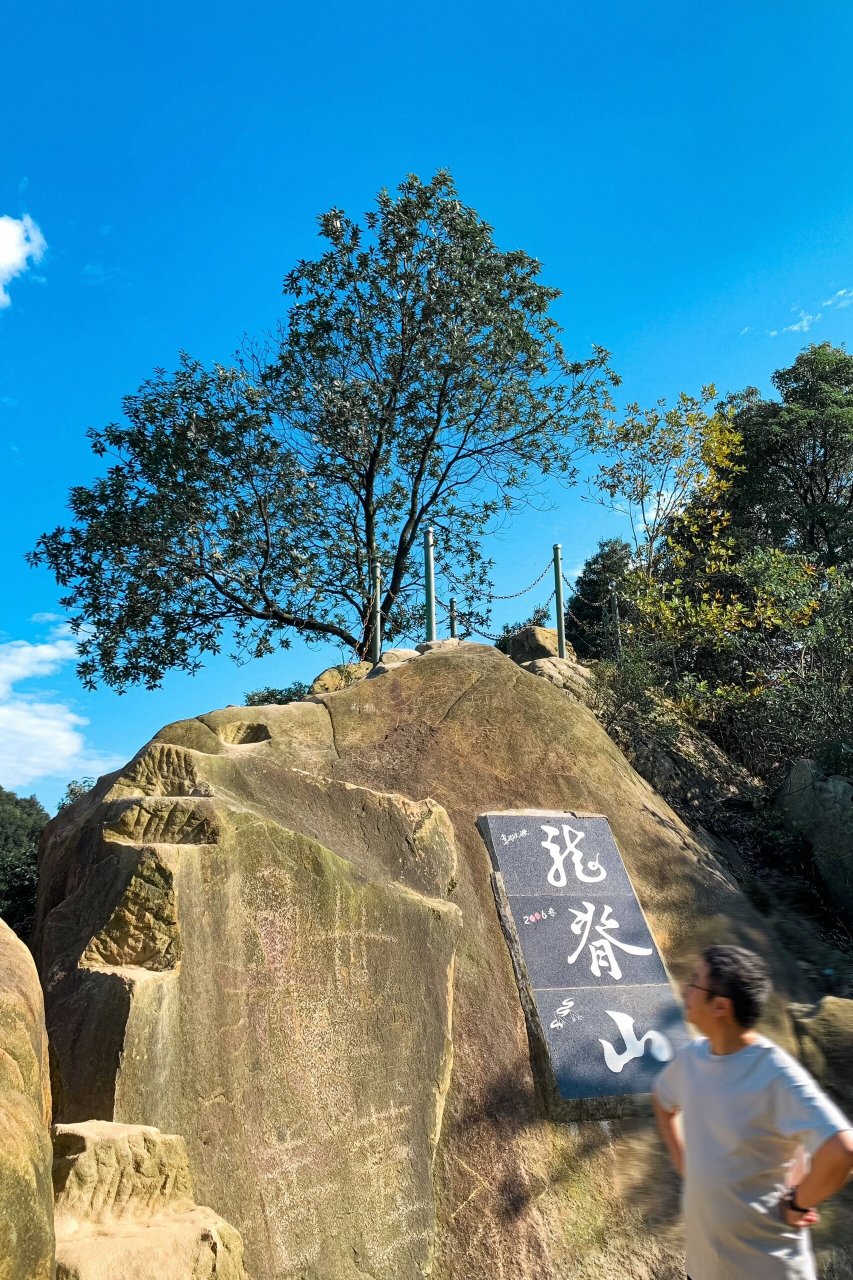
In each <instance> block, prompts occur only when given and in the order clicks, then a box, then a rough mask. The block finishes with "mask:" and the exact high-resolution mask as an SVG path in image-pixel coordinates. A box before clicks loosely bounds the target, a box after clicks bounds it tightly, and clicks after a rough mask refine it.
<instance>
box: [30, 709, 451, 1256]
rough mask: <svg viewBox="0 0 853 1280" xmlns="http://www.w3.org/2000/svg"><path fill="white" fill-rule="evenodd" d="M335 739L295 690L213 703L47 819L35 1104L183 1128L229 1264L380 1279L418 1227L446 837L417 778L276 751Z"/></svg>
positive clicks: (424, 1234)
mask: <svg viewBox="0 0 853 1280" xmlns="http://www.w3.org/2000/svg"><path fill="white" fill-rule="evenodd" d="M246 717H253V718H252V719H247V718H246ZM275 741H278V742H279V743H280V745H282V746H284V747H285V749H284V752H283V754H282V755H281V756H278V758H276V756H277V752H276V751H275V749H274V748H273V747H272V744H273V743H274V742H275ZM334 753H335V747H334V739H333V733H332V724H331V721H330V718H329V714H328V712H327V711H326V709H325V707H323V706H322V705H321V704H319V703H304V704H291V705H290V706H285V707H266V708H260V709H258V712H257V714H256V715H255V713H254V712H248V711H244V710H240V709H234V710H229V711H225V712H218V713H215V714H214V715H212V716H207V717H205V718H204V720H200V721H194V722H189V723H188V724H187V725H179V726H172V727H171V728H170V729H168V730H166V731H164V733H163V734H162V735H160V736H159V737H158V738H157V739H155V741H154V742H153V743H151V744H150V746H149V747H148V748H146V749H145V751H143V752H142V753H141V754H140V756H138V757H137V759H136V760H135V761H134V762H133V764H132V765H131V766H130V767H129V769H128V770H126V771H124V772H123V773H122V774H121V775H120V776H119V777H118V778H115V779H114V780H113V781H112V783H111V784H107V785H106V786H105V789H104V791H103V795H102V799H101V804H100V806H99V807H98V806H97V805H96V806H95V807H92V806H87V807H84V808H83V809H81V811H80V812H79V813H78V814H75V815H69V817H68V818H63V819H60V820H59V821H58V822H57V823H55V824H54V826H53V828H52V829H51V831H50V832H49V833H48V841H47V846H46V851H45V859H44V869H43V877H42V879H43V885H42V888H43V894H44V898H45V903H44V907H45V910H46V919H45V923H44V928H43V931H42V939H43V940H42V955H43V960H44V964H45V976H46V983H47V989H48V1004H49V1007H50V1010H51V1024H52V1026H53V1028H54V1047H55V1052H56V1059H57V1065H58V1070H57V1097H58V1099H59V1116H60V1118H61V1119H64V1120H67V1121H75V1120H80V1119H85V1118H86V1117H89V1116H94V1117H97V1118H101V1119H116V1120H118V1121H121V1122H125V1123H131V1124H137V1123H140V1124H150V1123H155V1124H156V1126H157V1127H158V1128H160V1129H164V1130H168V1131H173V1132H180V1133H182V1134H184V1135H185V1136H186V1139H187V1143H188V1147H189V1153H190V1161H191V1167H192V1173H193V1179H194V1182H195V1185H196V1187H197V1188H198V1193H199V1196H200V1198H202V1199H203V1200H204V1201H206V1202H209V1203H211V1204H212V1205H213V1206H214V1208H215V1209H216V1210H217V1211H218V1212H220V1213H222V1214H223V1216H227V1217H228V1218H229V1220H231V1221H234V1222H235V1223H236V1225H237V1226H238V1228H239V1229H240V1231H241V1232H242V1234H243V1236H244V1240H245V1242H246V1254H247V1267H248V1270H249V1272H250V1273H254V1274H256V1275H259V1276H265V1277H276V1276H291V1275H293V1276H296V1275H299V1276H301V1275H311V1276H315V1275H316V1276H318V1277H320V1276H323V1277H331V1276H352V1277H356V1276H360V1275H363V1273H364V1272H365V1271H367V1272H370V1273H371V1274H373V1275H375V1276H377V1277H379V1276H387V1277H389V1280H390V1278H391V1277H398V1276H399V1277H403V1276H417V1275H421V1274H423V1273H424V1271H425V1270H426V1269H427V1268H428V1263H429V1258H430V1254H431V1250H432V1244H433V1240H434V1236H435V1200H434V1191H433V1182H432V1175H433V1163H434V1158H435V1147H436V1141H437V1138H438V1134H439V1131H440V1127H441V1115H442V1110H443V1106H444V1098H445V1093H446V1089H447V1083H448V1079H449V1074H450V1063H451V1013H452V990H453V967H454V956H455V949H456V939H457V936H458V933H459V928H460V917H459V911H458V908H457V907H456V906H454V905H452V904H451V903H450V902H448V901H447V899H446V894H447V890H448V887H449V885H450V882H451V881H452V880H453V878H454V875H455V871H456V852H455V846H454V840H453V832H452V829H451V827H450V824H449V822H448V819H447V817H446V815H445V814H444V812H443V811H442V810H441V809H440V807H439V806H438V805H437V804H435V803H434V802H432V801H429V800H427V801H412V800H407V799H405V798H404V797H402V796H394V795H385V794H379V793H377V792H376V791H373V790H369V789H366V788H364V787H359V786H351V785H349V784H347V783H346V782H344V781H337V780H327V779H322V778H317V777H314V776H312V775H310V774H308V773H305V772H301V771H299V770H295V769H293V768H292V767H290V766H291V765H292V764H295V763H300V764H304V763H311V762H312V761H313V762H314V763H315V764H316V763H319V761H320V760H322V761H323V764H324V766H328V765H330V764H331V762H332V760H333V758H334ZM87 798H88V797H87ZM66 895H67V896H66ZM54 900H56V901H57V903H58V905H57V906H56V907H55V908H54V909H53V910H49V905H48V904H49V903H50V902H52V901H54ZM96 1045H97V1046H98V1048H97V1051H96V1049H95V1046H96Z"/></svg>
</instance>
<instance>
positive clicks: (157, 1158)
mask: <svg viewBox="0 0 853 1280" xmlns="http://www.w3.org/2000/svg"><path fill="white" fill-rule="evenodd" d="M53 1181H54V1186H55V1191H56V1275H57V1280H117V1278H118V1277H121V1278H122V1280H214V1277H215V1280H247V1278H246V1273H245V1271H244V1270H243V1262H242V1256H243V1243H242V1241H241V1239H240V1236H239V1234H238V1232H236V1231H235V1230H234V1228H233V1227H231V1226H229V1224H228V1223H227V1222H224V1221H223V1220H222V1219H221V1218H220V1217H219V1216H218V1215H217V1214H215V1213H214V1212H213V1211H212V1210H211V1209H206V1208H202V1207H199V1206H198V1205H196V1204H195V1203H194V1201H193V1198H192V1180H191V1178H190V1172H189V1165H188V1160H187V1151H186V1146H185V1145H184V1141H183V1139H182V1138H179V1137H177V1136H175V1135H172V1134H165V1133H160V1132H159V1131H158V1130H157V1129H153V1128H150V1127H146V1126H143V1125H120V1124H109V1123H106V1122H104V1121H98V1120H90V1121H88V1122H86V1123H83V1124H77V1125H58V1126H57V1128H56V1131H55V1156H54V1164H53Z"/></svg>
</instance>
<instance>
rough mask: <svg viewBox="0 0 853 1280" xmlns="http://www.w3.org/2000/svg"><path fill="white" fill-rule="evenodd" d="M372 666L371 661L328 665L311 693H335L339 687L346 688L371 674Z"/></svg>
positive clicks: (312, 687)
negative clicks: (334, 665)
mask: <svg viewBox="0 0 853 1280" xmlns="http://www.w3.org/2000/svg"><path fill="white" fill-rule="evenodd" d="M371 667H372V664H371V663H370V662H343V663H341V664H339V665H338V666H337V667H327V668H326V670H325V671H321V672H320V674H319V675H318V676H317V678H316V680H315V681H314V683H313V684H312V685H311V688H310V689H309V693H312V694H319V693H334V692H335V691H336V690H337V689H346V687H347V685H350V684H354V683H355V681H356V680H363V679H364V677H365V676H366V675H369V673H370V671H371Z"/></svg>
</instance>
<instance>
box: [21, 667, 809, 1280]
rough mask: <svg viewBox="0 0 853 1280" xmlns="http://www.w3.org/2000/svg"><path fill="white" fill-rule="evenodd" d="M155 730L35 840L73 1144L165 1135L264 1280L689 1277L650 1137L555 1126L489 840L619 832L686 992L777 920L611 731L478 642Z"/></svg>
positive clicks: (785, 1028) (781, 1022) (779, 1015)
mask: <svg viewBox="0 0 853 1280" xmlns="http://www.w3.org/2000/svg"><path fill="white" fill-rule="evenodd" d="M407 659H408V660H406V661H401V662H400V664H399V665H394V666H391V665H388V666H387V668H386V669H385V670H384V672H383V673H382V674H379V675H376V676H374V677H372V678H370V679H366V680H362V681H359V682H356V683H353V684H350V685H348V686H347V687H345V688H342V689H340V690H339V691H337V692H331V693H323V694H321V695H319V696H317V697H315V698H314V699H312V700H310V701H307V702H302V703H296V704H290V705H287V706H281V707H278V706H275V707H262V708H229V709H227V710H225V711H218V712H214V713H213V714H211V715H206V716H202V717H199V718H198V719H195V720H188V721H182V722H179V723H177V724H173V725H170V726H168V727H167V728H166V729H164V730H163V731H162V732H161V733H160V734H158V735H157V737H156V738H155V739H154V740H153V741H152V742H151V743H149V744H148V746H146V747H145V748H144V749H143V750H142V751H141V752H140V754H139V755H138V756H137V757H136V758H135V759H134V760H133V761H132V762H131V763H130V764H129V765H128V766H127V768H126V769H124V770H122V771H121V772H120V773H118V774H115V775H113V776H112V777H111V778H108V779H104V780H103V781H102V782H101V783H100V784H99V786H98V787H97V788H96V790H95V791H94V792H92V793H90V795H88V796H86V797H85V798H84V799H83V800H82V801H80V802H79V803H78V804H77V805H76V806H74V807H73V808H71V809H69V810H65V811H63V813H62V814H61V815H60V816H59V817H58V818H57V819H56V820H54V822H53V823H52V824H50V827H49V828H48V831H47V833H46V836H45V841H44V845H43V849H42V855H41V883H40V901H39V916H38V923H37V947H38V953H39V960H40V966H41V970H42V975H43V980H44V982H45V986H46V993H47V996H46V1004H47V1017H48V1027H49V1032H50V1035H51V1038H52V1046H53V1055H54V1059H55V1072H54V1079H55V1093H56V1106H57V1113H58V1118H59V1119H60V1120H63V1121H66V1122H68V1121H77V1120H88V1119H91V1118H94V1119H102V1120H111V1121H118V1122H121V1123H126V1124H143V1125H154V1126H156V1127H157V1128H158V1129H160V1130H162V1131H164V1132H167V1133H177V1134H181V1135H182V1136H183V1137H184V1138H185V1140H186V1144H187V1151H188V1156H189V1169H190V1173H191V1176H192V1180H193V1183H194V1186H195V1193H196V1197H197V1199H198V1200H199V1201H200V1202H203V1203H206V1204H209V1205H210V1206H211V1207H212V1208H213V1209H214V1210H215V1211H216V1212H217V1213H218V1214H221V1215H222V1216H223V1217H224V1218H226V1219H227V1220H228V1221H229V1222H231V1223H233V1225H234V1226H235V1227H236V1228H237V1229H238V1230H239V1231H240V1232H241V1233H242V1236H243V1239H244V1243H245V1257H246V1270H247V1273H248V1274H249V1275H250V1276H252V1277H253V1278H254V1280H262V1278H263V1280H297V1278H298V1280H338V1278H339V1277H340V1278H346V1280H356V1277H359V1280H363V1277H364V1276H365V1275H370V1276H371V1277H372V1278H373V1280H410V1278H411V1280H416V1278H420V1277H424V1276H433V1277H435V1278H436V1280H533V1278H534V1277H536V1280H565V1278H566V1277H569V1276H572V1277H586V1276H596V1277H604V1278H605V1280H606V1278H607V1277H612V1280H616V1278H617V1277H618V1280H667V1278H668V1277H672V1278H673V1280H674V1278H675V1277H681V1276H682V1274H683V1262H682V1256H681V1253H680V1245H679V1238H678V1228H677V1217H678V1210H677V1196H676V1190H675V1187H674V1183H673V1181H672V1180H671V1179H669V1178H668V1175H667V1174H666V1173H665V1172H664V1165H663V1161H662V1158H661V1154H660V1149H659V1147H658V1145H657V1143H656V1141H655V1139H654V1137H653V1133H652V1128H651V1125H650V1122H648V1121H646V1120H637V1121H633V1122H631V1123H630V1124H624V1125H610V1126H608V1125H604V1126H602V1125H600V1124H597V1123H595V1124H578V1125H572V1126H568V1125H557V1124H554V1123H552V1122H551V1121H549V1120H548V1119H546V1117H545V1112H544V1109H543V1106H542V1102H541V1097H540V1095H539V1092H538V1088H537V1083H536V1081H535V1079H534V1075H533V1072H532V1069H531V1064H530V1054H529V1045H528V1038H527V1032H526V1027H525V1021H524V1016H523V1012H522V1008H521V1002H520V998H519V992H518V988H517V986H516V983H515V978H514V975H513V970H512V965H511V962H510V958H509V953H508V951H507V947H506V944H505V941H504V938H503V936H502V933H501V928H500V924H499V919H498V914H497V911H496V907H495V899H494V893H493V889H492V883H491V879H490V866H489V859H488V855H487V853H486V849H485V847H484V845H483V843H482V840H481V837H480V836H479V834H478V832H477V828H476V825H475V823H476V817H477V815H478V814H480V813H482V812H485V811H490V812H496V811H500V810H503V809H519V808H532V809H547V810H552V811H558V810H577V811H583V812H587V813H590V812H592V813H602V814H605V815H606V816H607V817H608V818H609V821H610V825H611V828H612V830H613V834H614V836H615V838H616V840H617V842H618V844H619V848H620V850H621V852H622V855H623V858H624V861H625V865H626V867H627V869H628V871H629V873H630V875H631V878H632V881H633V884H634V886H635V888H636V891H637V895H638V897H639V900H640V903H641V905H642V906H643V908H644V910H645V912H646V914H647V917H648V919H649V922H650V925H651V927H652V930H653V932H654V934H655V937H656V939H657V942H658V944H659V946H660V948H661V951H662V953H663V955H664V957H665V959H666V960H667V962H668V963H669V965H670V967H671V969H672V971H673V972H674V973H675V975H676V976H682V975H684V974H686V972H687V971H689V969H690V967H691V965H692V964H693V963H694V960H695V956H696V954H697V951H698V950H699V949H700V948H701V947H702V946H703V945H705V944H706V943H707V942H709V941H711V940H723V941H724V940H733V941H734V940H739V941H742V942H744V943H746V944H747V945H754V946H759V947H761V948H762V949H764V950H765V951H766V952H767V953H768V954H769V955H770V957H771V959H772V961H773V963H774V965H775V969H776V977H777V980H778V984H779V989H780V997H781V998H780V999H779V1000H777V1001H776V1003H775V1004H774V1006H773V1009H772V1010H771V1013H770V1017H769V1020H768V1023H767V1024H766V1025H767V1029H768V1031H769V1032H770V1034H775V1035H776V1036H777V1038H779V1039H781V1040H782V1041H783V1042H784V1043H788V1044H789V1045H790V1044H791V1043H792V1040H791V1038H790V1033H789V1023H788V1019H787V1015H786V1014H785V1013H784V1007H783V1000H786V999H793V1000H802V1001H805V1000H808V998H809V995H810V993H809V992H808V990H807V989H806V988H805V987H804V985H803V983H804V980H803V979H802V977H801V976H800V975H799V972H798V971H797V970H796V969H795V968H794V967H793V966H790V965H789V962H788V960H787V958H786V957H785V956H784V955H779V954H777V953H776V952H774V949H773V945H772V943H771V941H770V940H769V939H768V938H767V937H766V935H765V933H764V931H763V928H762V922H761V918H760V917H759V916H757V915H756V914H755V913H754V912H753V910H752V909H751V908H750V906H749V904H748V903H747V902H746V900H745V899H744V898H743V896H742V895H741V894H740V892H739V891H738V889H737V887H736V885H735V884H734V882H733V881H732V880H731V878H730V877H729V876H728V875H727V874H725V873H724V872H723V871H722V869H721V867H720V865H719V864H718V863H717V862H716V861H715V859H714V857H713V855H712V854H711V853H710V852H709V851H708V843H707V841H705V842H703V843H700V842H698V841H697V840H696V839H695V838H694V837H693V835H692V834H691V832H690V831H689V830H688V829H687V828H686V827H685V826H684V825H683V823H682V822H681V821H680V820H679V819H678V818H677V817H676V816H675V814H674V813H673V812H672V811H671V810H670V809H669V808H668V806H667V805H666V804H665V802H664V801H663V800H662V799H661V798H660V797H659V796H658V795H657V794H656V793H655V792H654V791H653V790H652V789H651V788H650V787H649V786H648V785H647V784H646V783H645V782H643V780H642V779H641V778H640V777H639V776H638V775H637V774H636V773H635V772H634V770H633V769H632V768H631V767H630V765H629V764H628V762H627V761H626V759H625V757H624V756H623V755H622V754H621V752H620V751H619V750H618V748H617V747H616V746H615V745H614V744H613V742H612V741H611V740H610V739H609V738H608V737H607V735H606V734H605V732H604V730H603V729H602V728H601V726H600V725H599V724H598V722H597V721H596V720H595V718H594V717H593V715H592V714H591V712H589V711H588V710H587V709H586V708H585V707H584V706H582V705H581V704H580V703H579V702H578V701H577V700H575V699H571V698H568V697H566V695H565V693H563V692H562V691H561V690H560V689H558V688H556V687H555V686H554V685H552V684H550V683H549V682H548V681H545V680H542V679H537V678H536V677H535V676H534V675H531V674H529V673H528V672H526V671H524V670H522V669H521V668H520V667H518V666H517V665H515V664H514V663H513V662H511V661H510V660H509V658H506V657H504V656H503V655H502V654H500V653H498V652H497V651H496V650H495V649H493V648H490V647H486V646H479V645H465V644H462V645H458V644H457V645H455V646H445V647H439V648H436V649H434V650H433V651H431V652H426V653H424V654H423V655H421V656H418V657H408V655H407Z"/></svg>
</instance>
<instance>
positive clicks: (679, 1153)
mask: <svg viewBox="0 0 853 1280" xmlns="http://www.w3.org/2000/svg"><path fill="white" fill-rule="evenodd" d="M652 1101H653V1103H654V1108H655V1119H656V1120H657V1122H658V1128H659V1129H660V1136H661V1137H662V1138H663V1140H664V1142H665V1144H666V1149H667V1151H668V1152H669V1154H670V1158H671V1160H672V1163H673V1164H674V1165H675V1168H676V1170H677V1172H678V1174H679V1176H680V1177H682V1178H683V1177H684V1143H683V1142H682V1141H681V1126H680V1125H679V1123H678V1107H676V1108H675V1110H674V1111H667V1109H666V1107H664V1106H662V1105H661V1103H660V1102H658V1100H657V1098H656V1097H654V1096H653V1098H652ZM851 1136H853V1135H851ZM822 1150H823V1147H821V1151H822ZM818 1154H820V1152H818Z"/></svg>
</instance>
